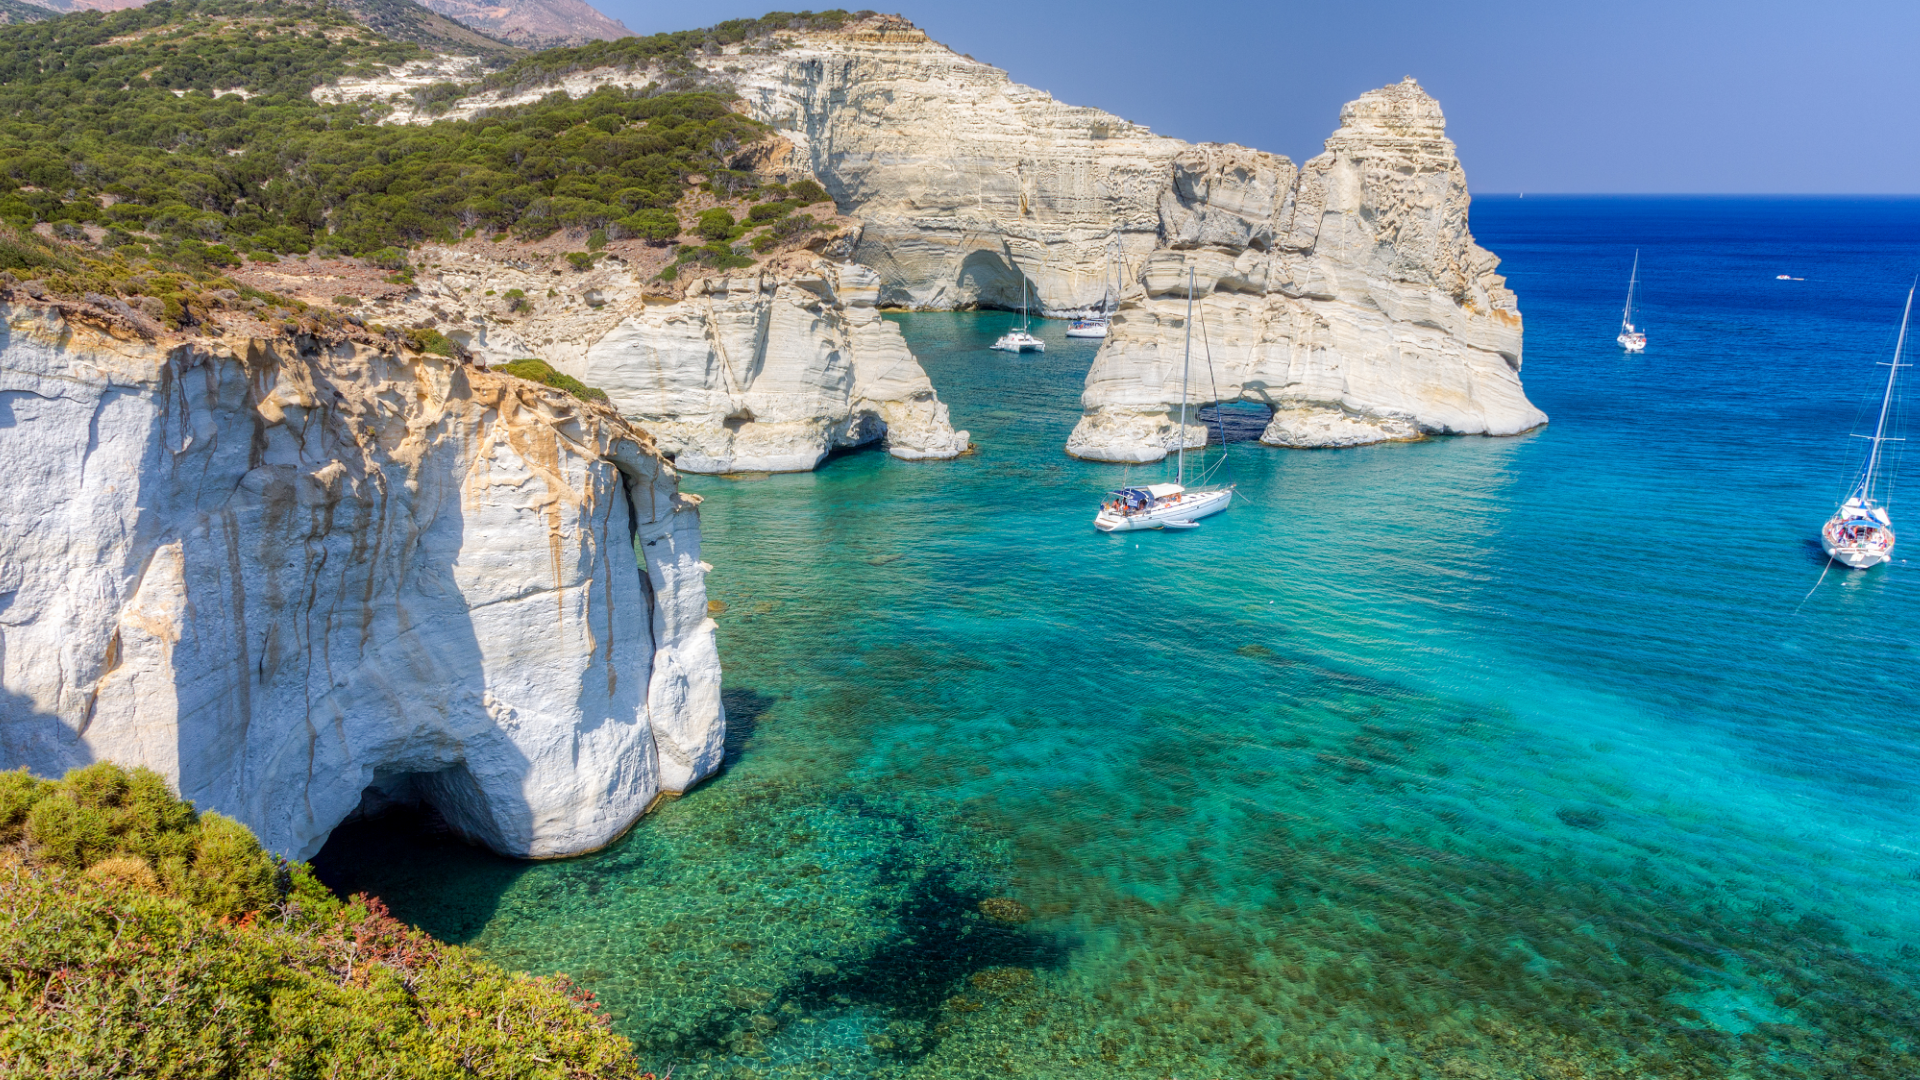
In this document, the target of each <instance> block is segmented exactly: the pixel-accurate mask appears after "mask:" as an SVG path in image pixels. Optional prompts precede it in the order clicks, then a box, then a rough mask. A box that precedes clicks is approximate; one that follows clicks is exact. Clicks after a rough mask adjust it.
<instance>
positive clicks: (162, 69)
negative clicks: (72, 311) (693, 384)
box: [0, 0, 762, 265]
mask: <svg viewBox="0 0 1920 1080" xmlns="http://www.w3.org/2000/svg"><path fill="white" fill-rule="evenodd" d="M425 55H426V54H425V53H424V52H423V50H421V49H419V48H418V47H416V46H413V45H409V44H402V43H397V42H392V41H388V40H386V39H383V38H381V37H379V36H378V35H377V34H374V33H373V32H372V31H370V30H368V29H367V28H365V27H364V26H362V25H361V24H359V23H358V22H356V21H354V20H353V19H351V18H349V17H348V16H347V15H345V14H344V13H342V12H341V11H340V10H339V9H337V8H333V7H330V6H327V5H326V4H324V3H303V2H299V0H158V2H156V3H153V4H150V5H148V6H146V7H144V8H138V9H133V10H129V11H122V12H115V13H112V14H96V13H86V14H78V15H69V16H64V17H62V18H59V19H55V20H52V21H50V22H45V23H37V24H31V25H24V26H14V27H5V28H0V219H4V220H7V221H9V222H12V223H14V224H16V225H21V226H32V225H34V224H37V223H50V224H52V225H54V226H55V228H56V231H57V232H58V231H59V230H60V229H62V228H65V229H66V230H68V231H72V230H78V229H80V228H82V227H83V226H86V225H95V226H99V227H102V228H105V229H107V230H108V232H107V234H106V237H105V243H106V245H107V246H108V247H110V248H125V249H127V254H128V255H129V256H158V257H164V258H168V259H174V258H180V257H184V258H186V259H187V260H188V261H192V260H195V259H198V260H202V261H205V262H208V263H211V264H213V265H219V264H220V263H222V262H223V261H231V260H233V259H235V258H237V257H239V256H241V255H244V254H245V253H247V252H249V251H263V252H279V253H304V252H307V251H309V250H311V249H315V248H330V249H333V250H336V251H338V252H341V253H344V254H349V255H374V254H376V253H379V252H381V251H383V250H385V249H389V248H392V249H405V248H407V247H409V246H411V245H414V244H417V243H420V242H422V241H426V240H431V239H451V238H454V237H456V236H457V235H459V234H461V233H463V232H465V231H467V230H486V231H496V232H497V231H511V232H512V233H513V234H514V235H516V236H520V237H532V238H537V237H541V236H545V235H547V234H549V233H551V232H552V231H554V230H555V229H557V228H561V227H583V228H608V229H610V230H614V231H616V232H617V231H619V230H622V229H630V230H633V231H635V232H636V234H638V235H646V234H647V233H646V231H645V230H648V229H649V228H651V229H653V230H654V231H656V232H657V231H658V228H659V225H658V221H657V219H652V218H649V217H648V216H647V215H646V213H645V212H646V211H648V210H656V211H657V210H658V209H659V208H663V207H669V206H672V205H673V204H674V203H675V202H676V201H677V200H678V199H679V198H680V197H681V195H682V194H683V193H684V192H685V190H686V188H687V186H688V183H689V177H690V176H693V175H696V174H700V173H711V172H715V171H720V170H724V169H725V168H726V167H727V165H728V163H729V158H730V156H731V155H732V154H734V153H735V152H737V151H738V149H739V148H740V147H742V146H743V145H744V144H746V143H747V142H750V141H752V140H754V139H756V138H758V137H759V136H760V135H761V134H762V129H761V127H760V126H759V125H757V124H755V123H754V122H753V121H750V120H748V119H746V118H744V117H742V116H740V115H739V114H737V113H735V112H733V111H732V110H731V108H730V107H729V103H728V101H727V100H726V99H725V98H724V97H723V96H721V95H719V94H715V93H708V92H697V93H669V94H651V93H646V92H638V93H625V92H621V91H617V90H614V89H611V88H609V89H603V90H601V91H599V92H597V93H595V94H592V95H590V96H588V97H586V98H584V99H582V100H579V101H573V100H570V99H568V98H567V97H566V96H565V95H564V94H555V95H550V96H549V97H548V98H546V99H544V100H542V101H540V102H537V103H534V104H531V105H526V106H522V107H517V108H512V109H504V110H499V111H497V112H495V113H493V114H491V115H486V116H483V117H480V118H478V119H474V120H464V121H443V122H440V123H435V124H432V125H427V126H399V125H384V126H383V125H380V124H378V123H376V121H377V120H378V119H379V118H380V116H381V115H383V113H384V108H383V107H382V106H379V105H372V104H368V103H364V102H356V103H350V104H345V105H324V104H320V103H318V102H316V101H315V100H314V99H313V98H312V96H311V91H312V90H313V89H314V88H315V87H317V86H319V85H321V84H322V83H324V82H326V81H328V80H331V79H334V78H338V77H339V76H341V75H343V74H352V73H360V74H367V73H371V72H372V71H374V70H376V69H377V68H379V67H381V66H384V65H392V64H396V63H400V62H403V61H406V60H409V59H417V58H423V57H424V56H425ZM448 89H451V88H448ZM435 96H436V95H435V93H434V92H432V91H423V92H422V94H421V97H422V100H423V102H430V101H431V100H432V99H433V98H434V97H435ZM438 96H441V97H444V96H446V95H444V94H441V95H438ZM135 234H144V235H141V236H136V235H135Z"/></svg>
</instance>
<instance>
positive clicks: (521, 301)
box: [487, 289, 533, 311]
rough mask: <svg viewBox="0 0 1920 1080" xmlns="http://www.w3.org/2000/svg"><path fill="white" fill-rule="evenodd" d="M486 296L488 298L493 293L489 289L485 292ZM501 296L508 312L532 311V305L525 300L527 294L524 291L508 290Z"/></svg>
mask: <svg viewBox="0 0 1920 1080" xmlns="http://www.w3.org/2000/svg"><path fill="white" fill-rule="evenodd" d="M487 295H489V296H491V295H493V291H492V290H491V289H489V290H488V291H487ZM501 296H502V297H503V298H504V299H505V300H506V302H507V310H508V311H531V310H533V304H532V303H531V302H530V301H528V300H527V292H526V290H525V289H508V290H507V291H506V292H504V293H502V294H501Z"/></svg>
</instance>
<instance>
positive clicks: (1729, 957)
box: [321, 199, 1920, 1080]
mask: <svg viewBox="0 0 1920 1080" xmlns="http://www.w3.org/2000/svg"><path fill="white" fill-rule="evenodd" d="M1474 226H1475V231H1476V233H1477V234H1478V235H1479V236H1480V238H1481V239H1482V241H1483V242H1484V243H1486V244H1487V245H1488V246H1489V247H1491V248H1492V249H1493V250H1495V251H1496V252H1498V253H1500V254H1501V255H1502V256H1503V257H1504V258H1505V259H1506V265H1505V267H1504V269H1505V270H1506V272H1508V273H1509V274H1510V275H1511V281H1512V283H1513V286H1514V288H1515V289H1516V290H1517V291H1518V292H1519V294H1520V297H1521V302H1522V308H1523V310H1524V312H1525V314H1526V318H1527V362H1526V368H1525V373H1524V374H1525V378H1526V383H1527V388H1528V391H1529V394H1530V396H1531V397H1532V398H1533V400H1534V401H1535V402H1536V403H1537V404H1539V405H1540V406H1541V407H1542V408H1543V409H1545V410H1546V411H1547V412H1548V413H1549V414H1550V415H1551V416H1552V417H1553V423H1552V424H1551V425H1550V426H1549V427H1547V428H1545V429H1543V430H1542V431H1540V432H1537V433H1535V434H1531V435H1527V436H1523V437H1520V438H1514V439H1477V438H1475V439H1439V440H1432V441H1428V442H1423V443H1417V444H1408V445H1396V446H1382V447H1374V448H1366V449H1359V450H1348V451H1331V452H1285V451H1277V450H1272V449H1268V448H1263V447H1260V446H1258V445H1254V444H1245V443H1237V444H1234V445H1231V446H1230V447H1228V448H1227V449H1226V450H1225V453H1226V455H1227V457H1228V458H1229V462H1230V468H1231V470H1232V472H1233V475H1234V478H1235V479H1236V480H1237V481H1238V482H1239V483H1240V484H1241V487H1242V490H1243V491H1244V492H1245V493H1246V495H1247V496H1248V498H1247V500H1246V501H1245V502H1242V503H1240V504H1238V505H1236V506H1235V507H1234V508H1233V509H1231V510H1230V511H1228V512H1227V513H1226V514H1223V515H1221V516H1219V517H1216V518H1212V519H1209V520H1207V521H1206V522H1205V524H1204V525H1203V526H1202V527H1201V528H1200V529H1197V530H1193V531H1190V532H1185V533H1179V534H1165V535H1163V534H1158V533H1149V534H1135V535H1123V536H1118V537H1114V536H1102V535H1098V534H1096V533H1094V532H1093V530H1092V529H1091V528H1090V527H1089V520H1090V518H1091V516H1092V513H1093V510H1094V508H1095V506H1096V504H1097V503H1098V501H1099V498H1100V495H1101V493H1102V492H1103V491H1104V490H1105V489H1106V488H1108V487H1109V486H1113V485H1114V484H1115V483H1116V482H1117V481H1119V480H1120V479H1122V478H1123V477H1128V478H1131V479H1134V480H1144V479H1151V478H1157V471H1156V470H1152V469H1136V470H1134V471H1133V472H1132V473H1131V474H1127V473H1125V472H1123V471H1122V470H1119V469H1115V468H1111V467H1101V466H1094V465H1090V464H1085V463H1080V462H1076V461H1073V460H1071V459H1069V458H1067V457H1066V456H1065V455H1064V454H1063V453H1062V452H1061V449H1060V448H1061V446H1062V444H1063V443H1064V441H1065V439H1066V435H1067V433H1068V431H1069V430H1071V428H1072V426H1073V422H1074V419H1075V417H1076V415H1077V412H1078V394H1079V388H1080V381H1081V378H1082V377H1083V376H1084V374H1085V371H1086V368H1087V365H1088V364H1089V363H1090V361H1091V359H1092V353H1093V349H1092V347H1091V346H1090V345H1088V344H1086V343H1080V342H1073V341H1069V340H1068V339H1066V338H1065V337H1064V336H1063V335H1062V333H1061V331H1062V330H1063V329H1064V324H1061V323H1053V322H1049V323H1045V324H1043V326H1042V328H1041V330H1040V332H1041V334H1042V336H1043V337H1044V338H1046V340H1047V341H1048V351H1047V352H1046V353H1045V354H1044V355H1041V356H1038V357H1034V356H1026V357H1013V356H1007V355H1004V354H999V353H993V352H990V351H988V350H986V349H985V345H986V344H987V343H989V342H990V341H991V340H992V339H993V338H994V337H995V336H997V335H998V334H999V333H1001V332H1002V331H1003V330H1004V329H1005V327H1006V326H1007V325H1008V323H1009V322H1010V317H1008V316H1005V315H999V314H980V315H938V314H918V315H911V316H900V317H897V318H898V321H899V323H900V325H901V327H902V329H903V330H904V331H905V333H906V334H907V336H908V339H909V341H910V343H911V344H912V346H913V348H914V350H915V352H916V353H917V354H918V355H919V356H920V357H921V358H922V360H923V362H924V363H925V365H926V367H927V369H928V371H929V372H930V373H931V374H932V376H933V379H934V382H935V384H936V385H937V386H939V387H940V389H941V395H942V397H943V398H944V399H945V400H946V401H947V402H948V403H949V404H950V405H951V407H952V411H953V416H954V421H955V424H956V426H959V427H966V428H968V429H970V430H971V431H972V432H973V438H974V441H975V442H976V443H977V444H978V445H979V451H978V453H977V454H975V455H972V456H969V457H967V458H964V459H962V460H959V461H954V462H945V463H905V462H898V461H894V460H892V459H890V458H887V457H886V456H885V455H883V454H880V453H874V452H863V453H854V454H849V455H845V456H841V457H837V458H835V459H833V460H832V461H831V462H829V463H828V464H827V465H826V466H825V467H824V468H822V469H821V470H820V471H818V472H816V473H812V474H807V475H798V476H762V475H743V476H736V477H728V478H714V477H689V478H688V479H687V480H686V487H687V488H688V489H690V490H695V491H698V492H699V493H700V494H702V495H704V496H706V502H705V504H704V506H703V508H702V513H703V522H704V528H705V536H706V541H705V543H706V556H707V558H708V559H709V561H711V562H712V563H713V564H714V565H715V567H716V570H715V572H714V574H713V575H712V577H711V578H710V579H709V589H710V593H711V595H712V597H713V598H714V599H715V600H716V601H718V602H719V603H721V604H723V605H724V610H722V611H720V612H719V613H718V615H717V619H718V621H719V625H720V628H721V629H720V644H721V654H722V659H723V662H724V664H725V666H726V672H727V676H726V677H727V685H728V691H727V700H728V708H729V715H730V718H731V721H732V728H733V731H732V734H731V736H730V740H729V750H728V753H729V758H728V760H729V765H728V768H727V770H726V772H725V773H724V774H723V775H722V776H720V777H719V778H717V779H716V780H714V781H712V782H710V783H708V784H706V785H705V786H703V787H701V788H699V789H697V790H695V791H694V792H692V793H691V794H689V795H688V796H687V797H685V798H683V799H680V800H678V801H677V802H673V803H670V804H668V805H666V806H665V807H664V808H663V809H661V810H660V811H659V812H658V813H656V814H655V815H653V816H652V817H650V818H649V819H648V820H647V821H645V822H644V823H643V824H642V825H641V826H639V827H638V828H636V829H635V830H634V831H633V832H632V833H631V834H630V835H629V836H628V837H627V838H626V839H625V840H624V841H622V842H621V843H620V844H618V845H616V846H615V847H614V848H612V849H610V850H609V851H606V852H603V853H600V854H597V855H594V856H590V857H587V858H582V859H578V860H572V861H568V862H562V863H549V864H538V865H527V864H516V863H510V862H507V861H504V860H499V859H494V858H492V857H489V856H486V855H484V854H481V853H478V852H475V851H472V850H470V849H465V848H460V847H457V846H449V845H445V844H439V843H436V842H434V841H433V840H432V839H431V838H430V837H427V836H425V835H421V834H415V833H410V832H408V831H407V830H405V829H402V828H400V827H398V826H397V825H395V824H393V823H388V824H385V825H379V826H359V827H354V828H348V829H343V830H341V831H340V833H339V834H337V836H336V839H335V841H334V842H333V843H332V844H330V845H329V848H328V850H327V851H326V852H324V853H323V855H322V859H321V863H322V866H323V869H324V871H325V873H326V875H327V876H328V877H329V879H330V880H332V881H334V882H336V883H337V884H338V885H339V886H340V887H343V888H365V889H371V890H372V891H375V892H378V893H380V894H381V895H383V896H384V897H385V898H386V899H387V900H388V901H389V903H391V904H392V906H393V907H394V909H395V911H396V912H397V913H399V914H400V915H402V916H403V917H406V918H409V919H412V920H414V921H416V922H418V923H420V924H421V925H423V926H425V927H426V928H428V929H429V930H432V931H434V932H435V933H438V934H440V935H442V936H445V937H449V938H451V939H454V940H458V941H465V942H469V943H471V944H473V945H475V946H477V947H478V948H480V949H482V950H484V951H485V952H486V953H488V954H489V955H490V956H492V957H494V958H495V959H498V960H500V961H501V962H503V963H505V964H508V965H509V966H513V967H517V968H521V969H525V970H531V971H554V970H563V971H567V972H569V973H571V974H573V975H575V976H576V977H578V978H580V979H581V980H582V981H584V982H586V983H587V984H588V985H589V986H591V987H592V988H593V989H594V990H596V991H597V992H598V994H599V996H600V999H601V1000H602V1001H603V1002H605V1004H606V1006H607V1008H608V1010H609V1011H610V1013H611V1014H612V1016H613V1017H614V1020H615V1022H616V1024H617V1026H618V1027H619V1029H620V1030H621V1031H623V1032H624V1033H626V1034H627V1035H629V1036H630V1037H631V1038H632V1039H633V1040H634V1041H635V1043H636V1045H637V1047H638V1049H639V1051H640V1053H641V1056H642V1059H643V1061H644V1062H645V1063H647V1065H648V1066H649V1067H651V1068H657V1069H665V1068H666V1067H668V1066H672V1067H674V1069H675V1075H676V1076H677V1077H738V1078H749V1077H765V1078H774V1077H781V1078H785V1077H802V1076H807V1077H812V1076H846V1077H889V1078H895V1077H898V1078H908V1077H912V1078H934V1077H940V1078H946V1077H974V1076H980V1077H984V1076H995V1077H1004V1076H1009V1075H1012V1076H1039V1077H1053V1076H1060V1077H1067V1076H1072V1077H1109V1076H1111V1077H1141V1078H1145V1077H1175V1078H1186V1080H1202V1078H1207V1077H1215V1078H1219V1077H1354V1078H1358V1077H1389V1076H1390V1077H1492V1076H1530V1077H1532V1076H1538V1077H1599V1076H1660V1077H1667V1076H1674V1077H1679V1076H1689V1077H1695V1076H1697V1077H1720V1076H1728V1077H1747V1076H1752V1077H1761V1076H1834V1077H1838V1076H1886V1077H1911V1076H1915V1075H1920V1037H1916V1034H1915V1032H1916V1030H1920V993H1917V991H1920V800H1917V799H1916V793H1917V792H1920V786H1917V785H1920V678H1917V677H1916V675H1915V671H1914V661H1915V648H1914V644H1913V643H1914V641H1915V638H1916V632H1917V631H1920V581H1917V580H1916V579H1915V578H1914V577H1913V564H1912V563H1911V562H1910V561H1909V560H1910V558H1911V557H1912V556H1913V555H1914V553H1915V552H1920V547H1914V546H1913V545H1914V544H1916V543H1920V541H1915V540H1912V539H1909V540H1908V541H1907V547H1909V548H1912V550H1910V551H1903V555H1905V556H1907V557H1906V558H1902V559H1899V560H1896V562H1895V563H1894V564H1893V565H1891V566H1887V567H1882V568H1880V569H1877V570H1874V571H1871V572H1868V573H1852V572H1839V571H1836V572H1835V573H1833V574H1829V575H1828V576H1827V578H1826V580H1825V581H1824V583H1822V584H1821V585H1820V586H1819V588H1818V589H1817V590H1816V591H1814V593H1813V595H1812V596H1811V598H1809V599H1806V600H1805V602H1804V604H1803V605H1802V603H1801V601H1802V597H1803V596H1804V595H1805V594H1806V593H1807V592H1808V590H1809V589H1810V588H1812V587H1813V586H1814V584H1815V582H1816V580H1817V579H1818V578H1819V577H1820V574H1821V570H1822V565H1823V559H1822V558H1821V557H1820V555H1819V552H1818V549H1817V547H1816V546H1815V545H1814V543H1813V537H1814V535H1815V530H1816V529H1817V527H1818V525H1819V523H1820V521H1821V520H1823V519H1824V517H1825V515H1826V514H1827V513H1829V512H1830V510H1831V508H1832V505H1833V499H1834V497H1835V496H1836V495H1837V494H1838V493H1839V491H1840V489H1841V488H1843V487H1844V486H1845V482H1846V479H1847V473H1848V470H1849V469H1850V468H1851V462H1852V460H1853V459H1854V457H1856V456H1857V451H1858V449H1859V447H1858V445H1857V443H1858V440H1850V439H1848V438H1846V435H1847V432H1848V430H1849V426H1850V425H1857V424H1858V423H1859V414H1860V412H1861V406H1862V403H1863V402H1864V401H1867V400H1868V399H1870V398H1873V397H1874V395H1875V392H1876V389H1877V386H1878V382H1879V380H1880V379H1881V378H1883V377H1884V374H1885V369H1884V368H1879V367H1875V366H1874V364H1875V361H1878V360H1884V359H1886V355H1885V354H1886V353H1888V352H1890V351H1891V345H1892V336H1893V330H1894V326H1895V323H1896V322H1897V320H1898V316H1899V309H1898V305H1899V301H1900V299H1901V297H1902V294H1903V292H1904V287H1905V283H1906V281H1907V279H1908V278H1909V277H1910V276H1911V274H1912V273H1913V272H1914V270H1915V269H1916V268H1920V203H1915V202H1912V201H1907V202H1896V201H1882V202H1871V201H1853V202H1812V201H1802V202H1764V201H1759V200H1720V201H1709V200H1572V199H1562V200H1549V199H1526V200H1524V201H1522V200H1509V199H1502V200H1488V199H1482V200H1480V201H1478V202H1476V204H1475V207H1474ZM1635 246H1638V247H1639V248H1640V249H1641V250H1642V260H1643V261H1642V277H1643V282H1644V288H1645V301H1644V306H1643V309H1642V318H1643V322H1644V323H1645V324H1646V326H1647V328H1648V330H1649V335H1650V338H1651V342H1652V343H1651V345H1650V346H1649V349H1648V351H1647V353H1646V354H1645V355H1643V356H1638V357H1626V356H1623V355H1622V354H1620V353H1619V351H1618V350H1617V349H1615V348H1613V347H1612V345H1611V342H1612V337H1613V334H1614V331H1615V328H1616V324H1617V321H1618V318H1619V314H1618V304H1619V302H1620V299H1621V295H1620V294H1621V293H1622V292H1623V291H1624V286H1625V279H1626V270H1627V265H1628V262H1629V261H1630V260H1631V258H1632V251H1633V248H1634V247H1635ZM1779 273H1791V274H1792V275H1793V276H1797V277H1804V278H1805V279H1806V280H1805V281H1803V282H1781V281H1776V280H1775V275H1776V274H1779ZM1870 423H1871V420H1870V418H1869V419H1868V420H1867V421H1866V424H1867V425H1869V426H1870ZM1853 430H1865V428H1863V427H1859V426H1854V428H1853ZM1221 452H1222V451H1220V450H1215V451H1214V454H1215V455H1216V456H1217V455H1219V454H1220V453H1221ZM1897 500H1898V496H1897V494H1896V502H1895V513H1896V516H1897V517H1898V516H1899V515H1900V513H1901V511H1900V509H1899V506H1900V504H1899V502H1898V501H1897ZM1796 605H1800V606H1798V607H1797V608H1796Z"/></svg>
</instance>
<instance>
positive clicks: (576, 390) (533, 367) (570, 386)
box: [498, 357, 607, 404]
mask: <svg viewBox="0 0 1920 1080" xmlns="http://www.w3.org/2000/svg"><path fill="white" fill-rule="evenodd" d="M498 370H500V371H504V372H506V373H507V374H508V375H512V376H514V377H516V378H521V379H525V380H527V381H528V382H537V383H539V384H540V385H542V386H551V387H553V388H554V389H555V390H565V391H566V392H567V393H569V394H572V395H573V396H574V397H577V398H579V399H580V400H582V401H598V402H601V403H602V404H605V402H606V400H607V392H606V391H605V390H596V389H594V388H593V387H591V386H588V385H587V384H586V383H583V382H581V381H580V380H579V379H576V378H574V377H573V376H571V375H568V374H565V373H563V372H559V371H555V370H554V369H553V365H552V364H549V363H547V362H546V361H545V360H540V359H536V358H534V357H528V358H526V359H524V360H515V361H513V362H512V363H510V364H502V365H500V367H499V368H498Z"/></svg>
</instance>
